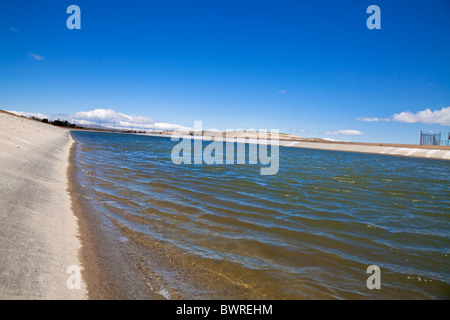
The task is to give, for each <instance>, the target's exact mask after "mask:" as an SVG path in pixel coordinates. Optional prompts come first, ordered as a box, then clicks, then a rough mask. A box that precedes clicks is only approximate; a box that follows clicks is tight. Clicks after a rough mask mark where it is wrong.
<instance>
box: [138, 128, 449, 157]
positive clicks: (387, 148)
mask: <svg viewBox="0 0 450 320" xmlns="http://www.w3.org/2000/svg"><path fill="white" fill-rule="evenodd" d="M221 134H223V133H221ZM146 135H151V136H158V137H168V138H171V137H173V136H177V137H180V138H189V137H190V138H192V139H203V140H205V141H211V137H209V136H203V137H201V136H189V135H185V134H180V135H175V134H174V135H168V134H146ZM214 139H216V140H218V141H230V142H241V143H262V144H265V143H268V141H267V140H264V139H260V138H259V139H258V136H257V135H254V134H253V135H252V134H250V135H249V134H248V133H237V134H234V135H233V138H231V139H230V138H224V137H220V136H218V137H215V138H214ZM269 139H270V137H269ZM269 143H270V140H269ZM279 145H280V146H282V147H293V148H305V149H320V150H330V151H344V152H358V153H372V154H381V155H391V156H404V157H416V158H429V159H440V160H450V146H427V145H413V144H395V143H358V142H339V141H326V140H323V139H302V138H300V137H296V136H293V135H286V134H283V135H280V136H279Z"/></svg>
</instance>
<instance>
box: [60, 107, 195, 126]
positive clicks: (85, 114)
mask: <svg viewBox="0 0 450 320" xmlns="http://www.w3.org/2000/svg"><path fill="white" fill-rule="evenodd" d="M61 118H65V119H66V120H68V121H70V122H76V123H77V124H79V125H81V126H82V125H83V124H84V125H99V124H100V125H101V126H103V127H109V128H113V127H115V128H122V129H131V128H133V129H135V130H153V129H154V130H180V131H182V130H183V131H187V130H192V128H189V127H184V126H181V125H178V124H173V123H166V122H157V121H155V120H153V119H151V118H147V117H143V116H133V115H127V114H125V113H121V112H116V111H114V110H112V109H94V110H90V111H80V112H77V113H74V114H72V115H69V116H65V117H61Z"/></svg>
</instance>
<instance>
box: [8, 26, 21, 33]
mask: <svg viewBox="0 0 450 320" xmlns="http://www.w3.org/2000/svg"><path fill="white" fill-rule="evenodd" d="M9 31H12V32H19V29H16V28H13V27H11V28H9Z"/></svg>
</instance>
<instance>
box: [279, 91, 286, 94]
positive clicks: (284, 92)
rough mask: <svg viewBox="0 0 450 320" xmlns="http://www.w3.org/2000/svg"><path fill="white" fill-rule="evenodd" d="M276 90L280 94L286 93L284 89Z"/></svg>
mask: <svg viewBox="0 0 450 320" xmlns="http://www.w3.org/2000/svg"><path fill="white" fill-rule="evenodd" d="M278 92H279V93H282V94H286V93H287V91H286V90H279V91H278Z"/></svg>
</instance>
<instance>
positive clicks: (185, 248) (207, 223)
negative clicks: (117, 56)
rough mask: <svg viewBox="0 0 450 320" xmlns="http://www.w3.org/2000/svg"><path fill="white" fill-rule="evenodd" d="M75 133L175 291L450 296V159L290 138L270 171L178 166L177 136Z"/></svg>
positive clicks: (85, 162)
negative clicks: (377, 274) (376, 278)
mask: <svg viewBox="0 0 450 320" xmlns="http://www.w3.org/2000/svg"><path fill="white" fill-rule="evenodd" d="M72 135H73V136H74V138H75V139H76V141H77V151H76V157H75V158H76V164H77V166H78V167H79V168H80V169H81V170H80V174H79V182H80V184H81V185H82V186H83V187H84V188H85V190H86V191H87V192H88V193H89V195H90V201H91V202H92V203H93V204H94V205H95V207H96V208H97V210H98V211H96V214H99V215H103V216H104V217H105V219H107V220H108V221H109V222H111V223H112V225H114V227H115V228H116V230H117V231H118V232H119V234H120V236H119V239H118V240H119V241H121V242H122V243H124V244H126V245H124V246H123V254H124V256H125V257H126V258H127V260H128V261H130V263H131V265H133V268H132V269H133V270H134V271H133V272H138V273H139V274H140V276H141V277H142V278H143V281H145V282H146V283H147V285H148V286H149V287H150V288H151V289H152V290H155V291H156V292H158V293H160V294H162V295H163V296H165V297H167V298H171V299H178V298H184V299H216V298H217V299H335V298H338V299H372V298H382V299H428V298H431V299H436V298H440V299H448V298H450V264H449V254H450V182H449V181H450V162H449V161H440V160H430V159H415V158H405V157H392V156H382V155H371V154H358V153H348V152H334V151H323V150H308V149H299V148H284V147H281V148H280V167H279V171H278V173H277V174H276V175H273V176H262V175H260V167H261V166H260V165H250V164H243V165H237V164H234V165H205V164H203V165H198V164H192V165H183V164H182V165H175V164H173V163H172V161H171V158H170V153H171V150H172V148H173V147H174V146H175V145H176V143H177V142H172V141H171V140H170V139H169V138H163V137H150V136H143V135H129V134H110V133H93V132H72ZM208 143H209V142H203V145H204V146H206V145H207V144H208ZM370 265H377V266H379V267H380V268H381V289H380V290H376V289H374V290H369V289H368V288H367V286H366V281H367V278H368V277H369V276H370V274H367V273H366V270H367V267H368V266H370Z"/></svg>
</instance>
